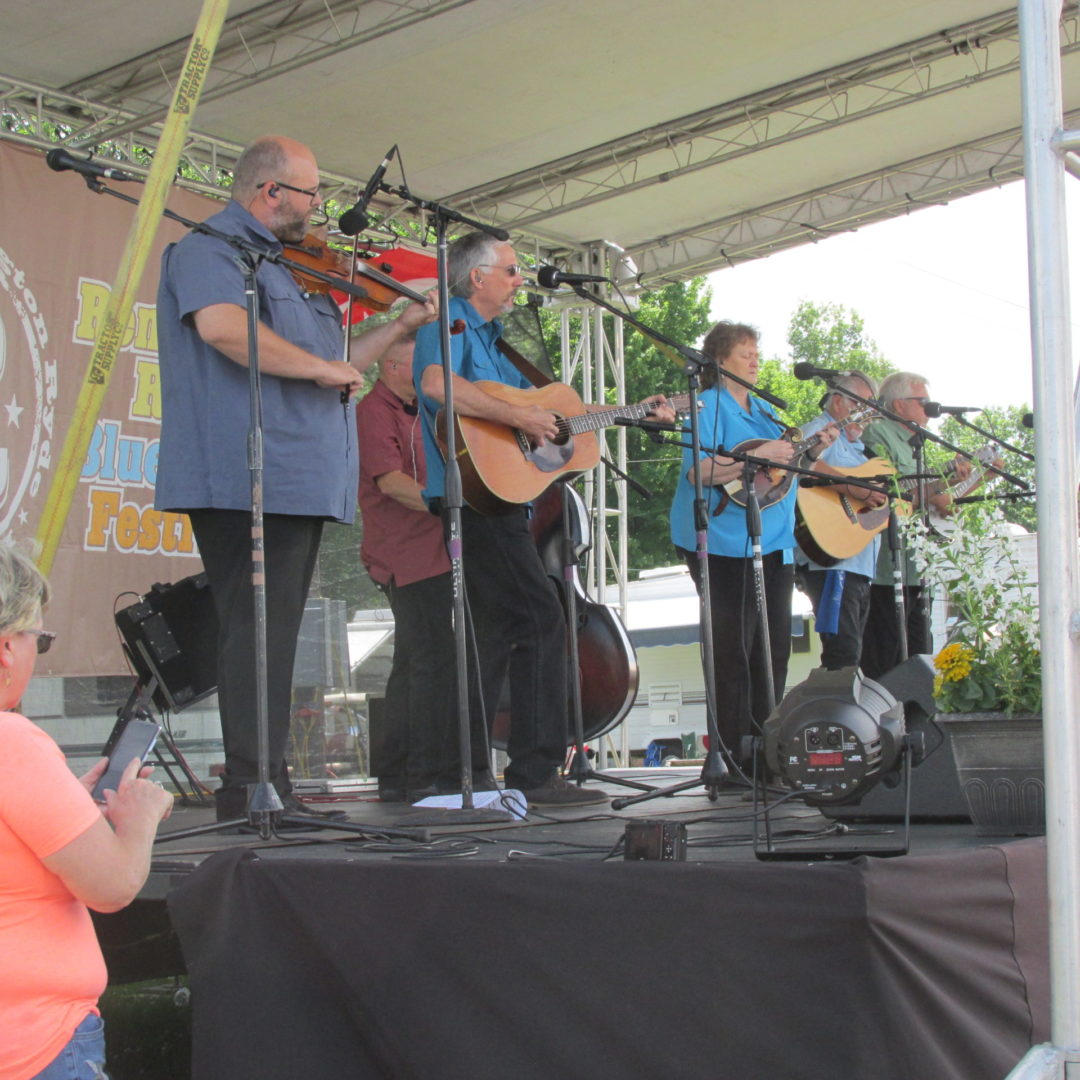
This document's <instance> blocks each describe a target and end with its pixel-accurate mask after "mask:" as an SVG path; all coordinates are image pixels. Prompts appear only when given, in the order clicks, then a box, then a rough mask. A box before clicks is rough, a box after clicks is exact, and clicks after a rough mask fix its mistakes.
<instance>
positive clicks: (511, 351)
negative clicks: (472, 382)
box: [495, 337, 555, 386]
mask: <svg viewBox="0 0 1080 1080" xmlns="http://www.w3.org/2000/svg"><path fill="white" fill-rule="evenodd" d="M495 348H497V349H498V350H499V352H501V353H502V354H503V356H505V357H506V359H507V360H509V361H510V363H511V364H513V365H514V367H516V368H517V369H518V371H520V372H521V374H522V375H524V376H525V378H526V379H528V380H529V382H531V383H532V384H533V386H550V385H551V384H552V383H553V382H554V381H555V380H554V379H550V378H548V376H547V375H545V374H544V373H543V372H542V371H541V370H540V369H539V368H538V367H537V366H536V365H535V364H533V363H531V362H530V361H528V360H526V359H525V357H524V356H522V355H521V353H519V352H518V351H517V349H515V348H514V346H513V345H511V344H510V343H509V342H508V341H507V340H506V339H505V338H501V337H500V338H496V339H495Z"/></svg>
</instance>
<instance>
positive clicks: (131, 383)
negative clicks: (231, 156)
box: [0, 141, 220, 675]
mask: <svg viewBox="0 0 1080 1080" xmlns="http://www.w3.org/2000/svg"><path fill="white" fill-rule="evenodd" d="M108 183H110V185H113V186H115V187H117V188H118V189H120V190H123V191H125V193H131V194H133V195H135V196H136V197H137V196H138V195H139V190H138V185H136V184H132V183H117V182H113V181H109V182H108ZM0 192H3V198H2V200H0V538H2V537H14V538H16V539H18V540H23V539H27V540H29V539H31V538H32V537H33V536H34V534H35V530H36V528H37V526H38V522H39V519H40V516H41V513H42V510H43V506H44V500H45V497H46V494H47V492H48V489H49V487H50V484H51V482H52V480H53V470H54V469H55V468H56V464H57V460H58V457H59V452H60V448H61V446H62V444H63V440H64V434H65V432H66V430H67V425H68V424H69V423H70V421H71V417H72V413H73V410H74V407H75V402H76V398H77V395H78V393H79V389H80V386H81V384H82V381H83V379H84V377H85V373H86V367H87V362H88V359H89V357H90V354H91V351H92V348H93V345H94V340H95V336H96V333H97V330H98V325H99V319H100V317H101V314H102V313H103V312H104V310H105V304H106V302H107V300H108V297H109V292H110V288H111V283H112V282H113V281H114V279H115V277H116V272H117V266H118V263H119V260H120V255H121V253H122V250H123V246H124V241H125V238H126V237H127V234H128V230H129V227H130V224H131V221H132V218H133V217H134V214H135V207H134V206H133V205H131V204H129V203H126V202H123V201H121V200H119V199H115V198H113V197H112V196H110V195H104V194H102V195H98V194H95V193H93V192H91V191H90V190H89V189H88V188H87V187H86V185H85V184H84V183H83V181H82V179H81V178H80V177H79V176H77V175H76V174H75V173H73V172H63V173H56V172H53V171H51V170H50V169H49V168H48V167H47V166H46V164H45V155H44V153H43V152H42V151H40V150H31V149H26V148H23V147H19V146H15V145H13V144H11V143H5V142H2V141H0ZM219 206H220V204H219V203H217V202H215V201H214V200H212V199H208V198H204V197H202V196H198V195H195V194H192V193H190V192H184V191H173V192H172V193H171V195H170V197H169V207H170V209H172V210H174V211H175V212H176V213H178V214H181V215H183V216H185V217H188V218H191V219H194V220H202V219H203V218H206V217H208V216H209V215H210V214H211V213H213V212H214V210H215V209H217V208H218V207H219ZM183 234H184V229H183V227H182V226H180V225H178V224H176V223H175V222H170V221H168V220H163V221H162V224H161V228H160V230H159V232H158V235H157V239H156V241H155V245H154V251H153V253H152V255H151V258H150V262H149V264H148V268H147V272H146V275H145V276H144V278H143V281H142V283H141V285H140V287H139V290H138V300H137V302H136V304H135V308H134V311H133V313H132V317H131V319H130V321H129V323H128V327H127V333H126V335H125V337H124V341H123V345H122V348H121V351H120V356H119V358H118V360H117V364H116V368H115V370H114V372H113V375H112V380H111V383H110V385H109V389H108V393H107V394H106V396H105V399H104V404H103V406H102V409H101V412H100V415H99V416H98V418H97V421H96V425H95V429H94V434H93V438H92V440H91V443H90V448H89V450H88V452H87V455H86V460H85V462H84V463H83V465H82V470H81V475H80V476H79V479H78V486H77V489H76V494H75V497H74V499H73V501H72V504H71V510H70V513H69V514H68V517H67V519H66V522H65V524H64V529H63V536H62V539H61V541H60V545H59V547H58V549H57V553H56V559H55V562H54V564H53V568H52V571H51V573H50V575H49V576H50V581H51V584H52V587H53V600H52V603H51V605H50V607H49V611H48V614H47V616H46V623H47V625H48V626H49V627H50V628H51V629H54V630H56V631H58V632H59V637H58V638H57V641H56V644H55V645H54V646H53V648H52V650H51V651H50V652H49V653H48V654H46V655H45V656H43V657H41V659H40V661H39V662H38V665H37V673H38V674H39V675H108V674H112V675H117V674H123V673H125V672H126V671H127V670H128V669H127V664H126V662H125V660H124V658H123V654H122V652H121V649H120V645H119V641H118V637H117V633H116V629H115V624H114V621H113V612H114V610H115V609H117V608H122V607H126V606H127V605H128V604H130V603H131V602H133V600H134V599H135V597H136V595H138V594H142V593H145V592H147V591H149V589H150V587H151V585H153V584H154V583H155V582H171V581H179V580H180V579H181V578H185V577H187V576H188V575H190V574H195V573H198V572H199V570H201V568H202V564H201V562H200V560H199V557H198V552H197V550H196V547H195V543H194V540H193V538H192V534H191V527H190V524H189V522H188V520H187V517H186V515H181V514H162V513H159V512H158V511H156V510H154V508H153V501H154V480H155V476H156V470H157V452H158V438H159V435H160V426H161V399H160V395H159V392H158V390H159V383H158V355H157V327H156V309H155V297H156V293H157V281H158V265H159V261H160V257H161V252H162V250H163V249H164V247H165V245H166V244H167V243H170V242H172V241H174V240H178V239H180V237H181V236H182V235H183Z"/></svg>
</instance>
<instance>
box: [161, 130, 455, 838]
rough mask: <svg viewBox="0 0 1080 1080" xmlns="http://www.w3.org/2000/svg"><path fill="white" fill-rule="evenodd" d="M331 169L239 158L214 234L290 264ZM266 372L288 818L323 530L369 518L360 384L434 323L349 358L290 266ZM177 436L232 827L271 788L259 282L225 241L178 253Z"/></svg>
mask: <svg viewBox="0 0 1080 1080" xmlns="http://www.w3.org/2000/svg"><path fill="white" fill-rule="evenodd" d="M321 203H322V198H321V196H320V193H319V167H318V164H317V162H316V160H315V156H314V154H312V152H311V150H309V149H308V147H306V146H304V145H303V144H302V143H299V142H297V141H295V140H294V139H290V138H286V137H284V136H279V135H270V136H266V137H264V138H261V139H258V140H257V141H256V142H254V143H253V144H252V145H251V146H249V147H248V148H247V149H246V150H245V151H244V152H243V154H241V156H240V158H239V159H238V160H237V163H236V169H235V172H234V176H233V187H232V198H231V201H230V202H229V204H228V205H227V206H226V207H225V209H224V210H222V211H221V212H220V213H218V214H215V215H214V216H213V217H211V218H210V219H209V220H208V222H207V224H208V225H210V226H212V227H213V228H214V229H216V230H218V231H219V232H222V233H227V234H229V235H232V236H237V237H240V238H242V239H245V240H249V241H252V242H253V243H255V244H257V245H259V246H260V247H263V248H267V249H269V250H271V251H274V252H281V251H282V249H283V244H285V243H292V242H297V241H301V240H303V238H304V236H305V235H306V234H307V232H308V228H309V226H310V223H311V218H312V215H313V214H314V213H315V211H316V210H317V209H318V208H319V207H320V205H321ZM256 286H257V290H258V296H259V318H260V323H259V329H258V349H259V367H260V370H261V373H262V408H263V432H264V447H263V458H264V460H263V500H264V513H265V516H264V546H265V566H266V577H265V580H266V616H267V618H266V631H267V648H266V651H267V704H268V713H269V729H270V730H269V735H270V739H269V747H270V755H269V757H270V761H269V765H270V778H271V780H272V781H273V783H274V786H275V787H276V788H277V790H278V792H279V794H280V795H281V796H282V801H283V803H284V805H285V809H286V810H287V811H288V812H289V813H297V812H301V811H303V810H304V808H303V807H302V806H301V804H299V803H298V802H297V800H296V798H295V796H293V795H292V794H291V785H290V783H289V776H288V771H287V768H286V764H285V748H286V744H287V741H288V734H289V722H290V718H291V692H292V671H293V662H294V659H295V654H296V639H297V635H298V634H299V631H300V622H301V619H302V618H303V614H304V604H305V601H306V599H307V593H308V586H309V584H310V582H311V576H312V572H313V570H314V567H315V559H316V556H317V554H318V550H319V540H320V537H321V534H322V527H323V523H324V522H326V521H340V522H344V523H346V524H347V523H349V522H351V521H352V519H353V515H354V513H355V509H356V488H357V453H356V428H355V421H354V418H353V406H352V404H351V403H347V404H343V403H342V396H343V392H344V394H345V395H348V394H349V393H350V392H351V391H353V390H355V389H356V388H357V387H359V386H360V383H361V378H360V372H361V371H363V370H364V369H365V368H366V367H367V366H368V365H369V364H370V363H371V362H372V361H374V360H375V359H376V358H377V357H378V356H379V355H380V354H381V353H382V352H383V351H384V350H385V349H386V348H387V347H388V346H389V345H391V344H392V343H393V342H394V341H396V340H398V338H400V337H402V336H403V335H405V334H406V333H408V332H410V331H412V330H415V328H416V327H417V326H419V325H420V324H421V323H424V322H427V321H429V320H430V319H432V318H434V309H433V308H432V307H431V306H430V305H429V306H427V307H425V306H424V305H422V304H413V305H410V306H409V307H408V308H407V309H406V310H405V311H404V312H403V313H402V315H401V316H400V317H399V318H398V319H397V320H395V321H394V322H391V323H388V324H386V325H385V326H382V327H379V328H378V329H376V330H375V331H373V332H372V333H370V334H366V335H364V337H363V338H362V339H361V340H360V343H359V348H358V349H357V350H356V351H355V353H354V357H353V360H352V363H351V364H349V363H346V362H345V361H344V360H343V359H342V356H343V337H342V329H341V313H340V312H339V311H338V309H337V307H336V306H335V305H334V303H333V301H332V300H331V299H330V297H329V296H328V295H326V294H315V295H311V294H309V293H307V292H306V291H305V290H304V289H303V288H302V287H301V286H300V285H298V284H297V282H296V281H295V280H294V279H293V277H292V275H291V273H290V272H289V270H288V269H286V268H285V267H282V266H279V265H278V264H276V263H273V262H263V263H262V264H261V265H260V266H259V268H258V271H257V274H256ZM158 337H159V348H160V362H161V386H162V426H161V448H160V459H159V464H158V476H157V491H156V496H155V506H157V507H158V509H161V510H173V511H183V512H186V513H187V514H189V515H190V517H191V524H192V528H193V529H194V532H195V538H196V540H197V541H198V544H199V550H200V552H201V554H202V558H203V565H204V566H205V569H206V573H207V576H208V578H209V580H210V587H211V592H212V594H213V599H214V607H215V609H216V611H217V616H218V620H219V623H220V635H219V638H218V655H217V661H218V702H219V707H220V712H221V728H222V736H223V739H224V743H225V772H224V775H223V776H222V784H221V788H220V789H219V790H218V791H217V792H215V795H216V799H217V815H218V820H219V821H221V820H231V819H233V818H237V817H242V816H243V815H244V813H245V810H246V800H247V786H248V785H250V784H253V783H255V782H256V781H257V780H258V731H257V724H256V715H257V710H256V686H255V626H254V601H253V591H252V584H251V567H252V560H251V509H252V508H251V479H250V473H249V469H248V451H247V439H248V430H249V427H250V406H249V389H248V371H247V366H248V329H247V312H246V306H245V292H244V275H243V273H242V271H241V269H240V267H239V265H238V264H237V261H236V251H235V249H234V248H233V246H232V245H231V244H229V243H227V242H226V241H225V240H222V239H218V238H216V237H212V236H208V235H205V234H203V233H196V232H193V233H191V234H190V235H188V236H187V237H185V238H184V239H183V240H181V241H180V243H178V244H172V245H170V246H169V247H168V248H167V249H166V251H165V253H164V255H163V257H162V264H161V282H160V286H159V292H158Z"/></svg>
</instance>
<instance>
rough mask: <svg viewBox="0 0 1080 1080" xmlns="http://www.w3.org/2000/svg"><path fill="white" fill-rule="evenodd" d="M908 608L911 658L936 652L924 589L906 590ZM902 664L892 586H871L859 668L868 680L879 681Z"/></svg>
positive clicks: (907, 587)
mask: <svg viewBox="0 0 1080 1080" xmlns="http://www.w3.org/2000/svg"><path fill="white" fill-rule="evenodd" d="M904 604H905V606H906V608H907V647H908V656H915V655H916V654H917V653H928V652H932V651H933V647H934V646H933V640H932V638H931V637H930V627H929V623H928V621H927V618H926V597H925V596H924V595H923V587H922V586H921V585H905V586H904ZM899 663H900V637H899V634H898V633H897V623H896V600H895V598H894V597H893V587H892V586H891V585H871V586H870V614H869V617H868V618H867V620H866V633H865V634H864V635H863V647H862V657H861V659H860V661H859V666H860V667H861V668H862V672H863V674H864V675H865V676H866V677H867V678H868V679H878V678H880V677H881V676H882V675H884V674H886V672H889V671H892V669H893V668H894V667H896V665H897V664H899Z"/></svg>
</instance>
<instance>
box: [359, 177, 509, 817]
mask: <svg viewBox="0 0 1080 1080" xmlns="http://www.w3.org/2000/svg"><path fill="white" fill-rule="evenodd" d="M377 187H378V188H379V189H381V190H383V191H386V192H388V193H390V194H392V195H396V196H397V197H398V198H400V199H402V200H403V201H405V202H408V203H411V204H412V205H413V206H415V207H416V208H417V209H418V210H420V211H422V212H426V213H431V214H432V215H433V216H434V221H435V240H436V255H437V258H436V262H437V266H438V276H439V345H440V348H441V351H442V371H443V388H444V390H443V416H444V417H445V420H446V423H445V425H444V427H445V436H444V441H445V443H446V480H445V489H444V492H443V508H444V510H445V513H446V523H447V552H448V554H449V556H450V581H451V590H452V593H453V618H454V646H455V656H456V665H455V666H456V674H457V713H458V748H459V753H460V756H461V809H462V810H474V809H475V806H474V802H473V778H472V739H471V738H470V730H471V728H470V712H469V682H468V664H467V643H466V631H465V552H464V551H463V545H462V538H461V511H462V507H463V505H464V502H465V499H464V495H463V493H462V487H461V468H460V466H459V464H458V457H457V420H456V417H455V413H454V369H453V365H452V363H451V351H450V276H449V271H448V247H449V243H448V239H447V227H448V225H449V224H450V222H457V223H459V224H461V225H466V226H468V227H469V228H472V229H477V230H479V231H481V232H485V233H487V234H488V235H489V236H492V237H494V238H495V239H496V240H503V241H506V240H509V238H510V237H509V234H508V233H507V232H506V231H505V230H503V229H499V228H496V227H495V226H493V225H487V224H485V223H483V222H480V221H476V220H474V219H473V218H468V217H466V216H465V215H464V214H460V213H458V212H457V211H456V210H452V209H451V208H450V207H448V206H445V205H444V204H442V203H437V202H432V201H430V200H428V199H420V198H417V197H416V196H415V195H413V194H412V192H411V191H409V190H408V188H406V187H404V186H402V187H399V188H394V187H391V186H390V185H388V184H379V185H377ZM373 194H374V193H373ZM478 696H479V698H480V699H481V700H482V699H483V694H482V693H481V694H479V695H478ZM481 719H482V720H483V721H484V723H485V730H486V718H481ZM482 813H484V814H485V815H495V814H497V815H498V817H499V819H502V818H509V817H510V816H511V815H510V814H509V813H508V812H507V811H504V810H494V809H492V808H486V809H484V810H483V811H482Z"/></svg>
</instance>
